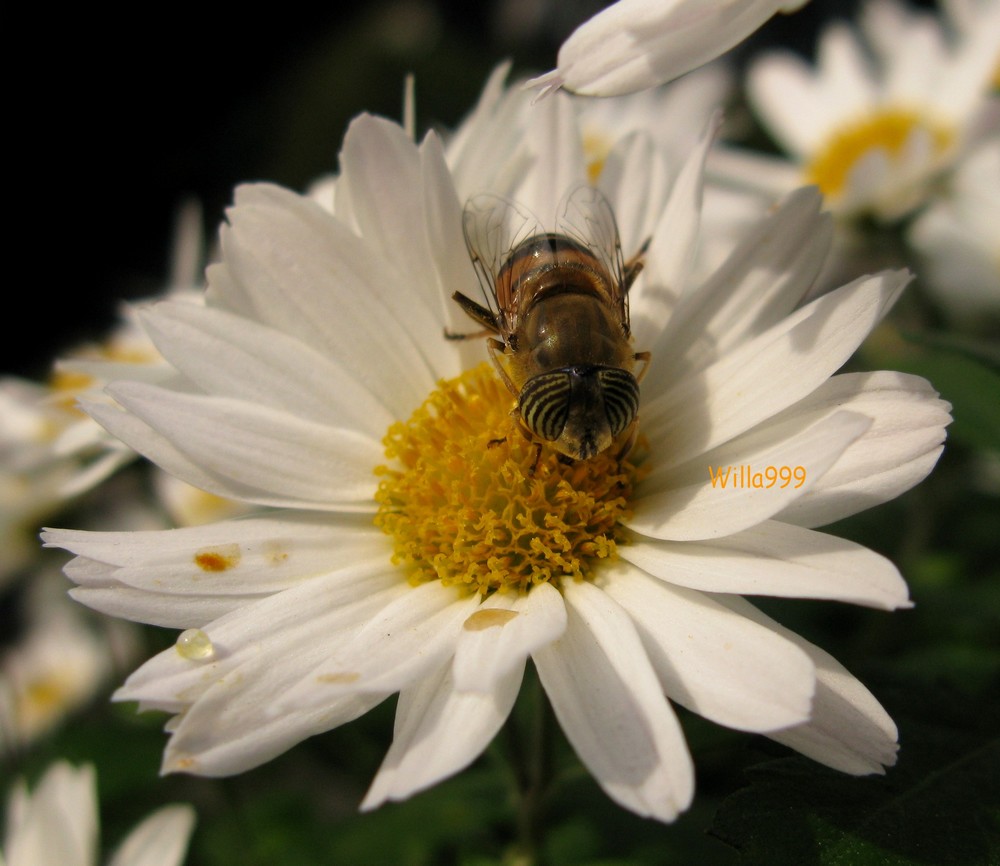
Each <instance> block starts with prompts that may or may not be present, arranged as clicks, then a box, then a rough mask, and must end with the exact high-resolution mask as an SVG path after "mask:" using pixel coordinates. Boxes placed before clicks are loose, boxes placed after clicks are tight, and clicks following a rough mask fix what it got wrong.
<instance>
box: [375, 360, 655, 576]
mask: <svg viewBox="0 0 1000 866" xmlns="http://www.w3.org/2000/svg"><path fill="white" fill-rule="evenodd" d="M512 405H513V402H512V399H511V396H510V393H509V392H508V391H507V389H506V388H505V387H504V386H503V384H502V383H501V382H500V381H499V380H498V379H497V377H496V375H495V374H494V372H493V370H492V369H491V368H490V366H489V365H488V364H482V365H480V366H478V367H476V368H475V369H473V370H470V371H468V372H466V373H464V374H463V375H461V376H459V377H458V378H457V379H453V380H451V381H448V382H441V383H440V384H439V387H438V389H437V390H436V391H434V392H433V393H432V394H431V395H430V397H428V398H427V400H426V401H425V403H424V404H423V405H422V406H421V407H420V408H419V409H417V411H416V412H414V413H413V416H412V417H411V418H410V419H409V420H408V421H406V422H401V423H396V424H394V425H393V426H392V427H391V428H390V429H389V432H388V433H387V434H386V437H385V440H384V442H385V448H386V457H387V458H388V460H389V465H386V466H379V467H378V468H377V469H376V474H377V475H379V476H380V477H381V481H380V483H379V488H378V493H377V494H376V500H377V501H378V506H379V508H378V514H377V515H376V517H375V524H376V525H377V526H379V527H380V528H381V529H382V530H383V531H384V532H386V533H387V534H389V535H391V536H392V538H393V541H394V554H393V562H394V563H395V564H397V565H399V566H401V567H402V568H404V569H405V570H406V572H407V576H408V578H409V580H410V582H411V583H413V584H419V583H424V582H427V581H430V580H440V581H442V582H443V583H445V584H447V585H454V586H464V587H466V588H467V589H468V591H469V592H477V593H480V594H483V595H487V594H490V593H492V592H495V591H497V590H501V589H511V590H519V591H526V590H528V589H530V588H531V587H532V586H534V585H536V584H539V583H546V582H551V583H554V584H556V585H557V586H558V585H559V583H560V581H562V580H565V579H571V580H584V579H587V578H588V577H589V576H590V574H591V570H592V566H593V564H594V563H595V562H596V561H598V560H606V559H608V558H613V557H615V556H616V555H617V553H616V544H617V543H618V542H619V540H620V536H619V533H620V531H621V530H620V528H619V527H620V521H621V520H622V519H623V518H624V517H626V516H627V514H628V503H629V499H630V497H631V494H632V486H633V484H634V481H635V475H636V469H635V467H634V466H633V465H632V464H631V463H629V462H628V461H622V462H621V463H619V461H618V460H616V459H614V458H613V457H611V456H608V455H607V454H600V455H598V456H597V457H594V458H592V459H590V460H586V461H577V462H573V463H566V462H563V460H560V458H559V457H558V456H557V454H556V452H554V451H553V450H552V449H550V448H543V449H542V451H541V454H540V456H539V457H538V458H537V465H536V454H537V452H538V449H537V446H536V445H535V444H534V443H532V442H530V441H528V439H527V438H526V437H525V436H524V435H523V434H522V433H521V432H520V430H519V429H518V426H517V424H516V422H515V421H514V419H513V418H512V417H511V415H510V411H511V408H512Z"/></svg>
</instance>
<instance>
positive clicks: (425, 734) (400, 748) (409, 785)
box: [361, 662, 524, 811]
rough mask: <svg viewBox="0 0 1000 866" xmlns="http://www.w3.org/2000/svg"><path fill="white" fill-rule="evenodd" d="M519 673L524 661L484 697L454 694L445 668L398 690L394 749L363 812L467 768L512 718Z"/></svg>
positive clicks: (518, 684) (461, 693)
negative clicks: (510, 715) (505, 722)
mask: <svg viewBox="0 0 1000 866" xmlns="http://www.w3.org/2000/svg"><path fill="white" fill-rule="evenodd" d="M523 673H524V664H523V662H522V663H521V664H519V665H517V666H516V667H514V669H512V670H508V671H507V672H506V673H504V674H503V675H502V676H501V677H500V678H499V679H497V681H496V682H495V684H494V688H493V689H491V690H489V691H487V692H485V693H483V694H479V693H473V692H458V691H456V690H455V687H454V683H453V682H452V677H451V672H450V666H449V665H447V664H446V665H443V666H442V667H441V668H440V669H439V670H438V671H436V672H435V673H433V674H431V675H430V676H427V677H424V678H423V679H422V680H420V681H419V682H417V683H416V684H415V685H413V686H410V687H409V688H406V689H404V690H403V691H401V692H400V695H399V704H398V705H397V707H396V728H395V731H394V732H393V737H392V746H391V747H390V749H389V752H388V754H387V755H386V756H385V760H384V761H383V762H382V766H381V767H379V771H378V774H377V775H376V776H375V778H374V780H373V781H372V784H371V787H370V788H369V789H368V793H367V794H366V795H365V799H364V801H363V802H362V803H361V809H362V811H368V810H370V809H374V808H376V807H378V806H380V805H382V803H384V802H385V801H386V800H404V799H406V798H407V797H409V796H410V795H411V794H414V793H416V792H417V791H422V790H423V789H424V788H429V787H430V786H431V785H434V784H436V783H438V782H440V781H441V780H442V779H446V778H448V777H449V776H451V775H454V774H455V773H457V772H458V771H459V770H462V769H464V768H465V767H467V766H468V765H469V764H471V763H472V762H473V761H474V760H475V759H476V758H477V757H479V755H480V753H481V752H482V751H483V749H485V748H486V746H487V745H489V742H490V740H492V739H493V737H494V736H495V735H496V733H497V731H499V730H500V728H501V726H502V725H503V723H504V721H505V720H506V718H507V716H508V715H509V714H510V710H511V707H513V705H514V700H515V699H516V698H517V693H518V690H519V689H520V687H521V676H522V674H523Z"/></svg>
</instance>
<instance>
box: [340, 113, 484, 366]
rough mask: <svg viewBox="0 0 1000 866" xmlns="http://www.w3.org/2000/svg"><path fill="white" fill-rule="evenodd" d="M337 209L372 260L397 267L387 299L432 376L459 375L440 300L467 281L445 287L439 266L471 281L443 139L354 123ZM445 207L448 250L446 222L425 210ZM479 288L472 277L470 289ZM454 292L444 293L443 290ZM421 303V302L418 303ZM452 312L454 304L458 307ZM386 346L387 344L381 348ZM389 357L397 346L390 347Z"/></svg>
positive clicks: (388, 125) (365, 118)
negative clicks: (441, 233) (419, 140)
mask: <svg viewBox="0 0 1000 866" xmlns="http://www.w3.org/2000/svg"><path fill="white" fill-rule="evenodd" d="M340 171H341V173H340V180H339V187H338V191H337V211H338V214H340V213H341V212H342V211H345V210H346V211H347V212H348V213H349V218H350V220H351V221H352V222H353V223H354V224H355V225H356V226H357V227H358V230H359V231H360V233H361V235H362V236H363V237H364V239H365V240H366V241H368V242H369V243H371V244H372V246H373V250H372V252H371V253H370V254H372V255H375V256H377V257H378V258H380V259H385V260H386V261H388V262H391V263H392V265H393V273H394V275H395V280H396V282H397V285H389V286H384V287H383V291H382V294H383V296H384V297H385V298H386V303H387V305H388V306H390V307H392V308H393V313H394V314H395V315H396V316H397V317H398V318H399V319H400V320H401V322H402V323H403V324H404V326H405V327H406V328H407V330H408V331H409V333H410V335H411V337H412V338H413V339H414V340H415V342H416V345H417V346H418V348H419V349H420V351H421V352H422V353H423V354H424V355H425V357H426V358H427V362H428V364H429V365H430V367H431V369H432V370H433V371H434V374H435V377H436V378H439V377H445V376H454V375H457V374H458V373H459V372H460V369H459V367H458V364H457V361H458V353H457V352H456V351H455V348H454V346H453V345H452V344H450V343H448V342H447V341H446V340H445V339H444V322H445V319H444V318H442V316H441V312H442V310H441V302H442V300H443V298H444V297H445V295H446V294H447V295H449V296H450V294H451V292H452V291H454V288H455V286H461V285H462V283H450V284H449V283H447V282H445V283H442V282H441V279H442V277H445V278H449V277H451V273H447V272H446V273H444V274H441V273H439V270H438V269H439V267H440V263H441V262H448V263H449V264H450V266H451V268H452V270H454V269H455V268H456V267H460V266H461V263H462V260H464V264H465V266H466V269H465V270H464V272H463V273H464V274H466V275H468V276H469V277H472V276H473V271H472V268H471V264H470V262H469V260H468V255H467V254H466V253H465V248H464V244H463V243H462V233H461V221H460V217H459V216H458V213H457V212H458V210H459V208H460V206H459V202H458V198H457V194H456V193H455V190H454V185H453V183H452V181H451V178H450V177H449V176H448V172H447V166H446V164H445V161H444V153H443V151H442V149H441V146H440V141H439V140H438V138H437V136H436V135H433V134H430V135H428V137H427V139H426V140H425V141H424V143H423V145H421V147H420V148H419V150H418V148H417V147H416V146H415V145H414V143H413V141H411V139H410V137H409V136H408V135H407V134H406V133H405V132H404V131H403V129H402V128H401V127H400V126H399V125H398V124H395V123H392V122H391V121H388V120H386V119H384V118H378V117H372V116H370V115H365V114H362V115H361V116H359V117H358V118H356V119H355V120H354V121H352V123H351V125H350V127H349V128H348V131H347V134H346V135H345V136H344V146H343V149H342V150H341V153H340ZM429 208H437V209H441V208H444V209H446V212H447V213H449V214H451V215H452V217H453V218H452V220H451V221H450V222H449V223H448V228H449V229H450V234H449V236H448V237H447V241H448V242H450V248H445V247H443V246H442V241H443V240H444V239H442V238H440V237H437V238H432V236H431V234H430V232H431V231H437V230H439V229H440V228H441V224H440V223H439V222H437V221H434V222H430V221H428V219H427V217H428V209H429ZM474 283H475V279H474V277H473V279H472V281H471V283H470V285H471V284H474ZM447 285H450V286H451V288H450V289H449V290H448V291H447V292H445V291H443V288H444V286H447ZM415 302H416V303H415ZM453 306H455V305H453ZM383 345H386V344H385V343H383ZM388 346H389V349H388V350H389V351H391V350H392V348H391V347H392V344H391V343H389V344H388Z"/></svg>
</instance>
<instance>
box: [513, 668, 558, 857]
mask: <svg viewBox="0 0 1000 866" xmlns="http://www.w3.org/2000/svg"><path fill="white" fill-rule="evenodd" d="M521 698H522V699H523V701H522V709H523V710H524V712H522V713H521V714H520V718H519V720H518V721H519V722H520V723H519V724H517V723H513V722H514V721H515V720H514V719H511V722H510V723H508V725H507V726H506V727H505V729H504V731H505V746H506V749H505V751H506V752H507V756H508V759H509V764H508V767H509V769H510V770H511V773H512V782H513V788H514V792H513V793H514V796H515V798H516V804H515V805H516V822H517V843H516V845H515V848H514V850H513V851H512V853H511V856H510V857H509V859H507V860H505V864H506V866H543V863H544V854H543V849H544V845H543V841H544V835H545V807H546V802H547V800H548V794H549V789H550V786H551V783H552V775H553V762H552V731H553V725H552V710H551V708H550V706H549V702H548V701H547V700H546V698H545V694H544V692H543V691H542V688H541V684H540V683H539V682H538V677H537V675H535V674H534V671H533V670H530V669H529V671H527V672H526V682H525V684H524V687H523V688H522V690H521Z"/></svg>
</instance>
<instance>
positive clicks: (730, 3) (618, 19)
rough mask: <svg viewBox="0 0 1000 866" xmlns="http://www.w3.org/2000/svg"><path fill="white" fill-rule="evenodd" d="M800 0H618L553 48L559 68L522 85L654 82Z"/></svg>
mask: <svg viewBox="0 0 1000 866" xmlns="http://www.w3.org/2000/svg"><path fill="white" fill-rule="evenodd" d="M802 2H804V0H802ZM802 2H798V3H789V2H780V0H726V2H718V0H716V2H708V0H671V2H658V3H650V2H648V0H619V2H617V3H615V4H613V5H612V6H609V7H608V8H606V9H604V10H603V11H601V12H599V13H598V14H597V15H595V16H594V17H593V18H591V19H590V20H589V21H586V22H585V23H584V24H582V25H580V27H578V28H577V29H576V30H575V31H574V32H573V33H572V34H571V35H570V37H569V38H568V39H567V40H566V41H565V42H564V43H563V45H562V47H561V48H560V49H559V61H558V67H557V69H555V70H554V71H553V72H550V73H548V74H547V75H544V76H541V77H539V78H536V79H534V80H533V81H530V82H528V84H529V85H533V86H536V87H542V88H544V89H545V90H549V89H552V88H554V87H565V88H566V89H568V90H572V91H574V92H576V93H580V94H584V95H586V96H615V95H618V94H622V93H628V92H630V91H634V90H642V89H644V88H647V87H653V86H654V85H657V84H662V83H664V82H666V81H670V80H672V79H674V78H678V77H679V76H681V75H683V74H684V73H685V72H690V71H691V70H692V69H695V68H696V67H698V66H701V65H702V64H704V63H707V62H708V61H709V60H712V59H713V58H715V57H718V56H719V55H720V54H722V53H723V52H725V51H728V50H729V49H730V48H732V47H733V46H734V45H736V44H737V43H739V42H742V41H743V40H744V39H746V37H747V36H749V35H750V34H751V33H753V31H754V30H756V29H757V28H758V27H760V26H761V25H762V24H763V23H764V22H765V21H767V19H768V18H770V17H771V16H772V15H773V14H774V13H775V12H777V11H779V10H783V9H789V8H795V7H797V6H801V5H802Z"/></svg>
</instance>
